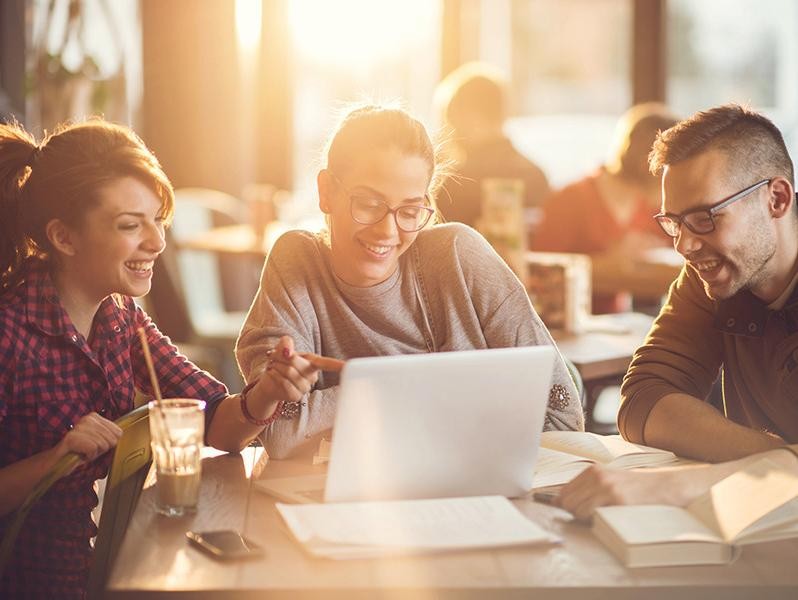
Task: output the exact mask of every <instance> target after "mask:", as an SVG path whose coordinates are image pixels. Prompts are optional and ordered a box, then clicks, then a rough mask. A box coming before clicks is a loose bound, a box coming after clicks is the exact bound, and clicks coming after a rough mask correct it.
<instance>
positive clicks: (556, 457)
mask: <svg viewBox="0 0 798 600" xmlns="http://www.w3.org/2000/svg"><path fill="white" fill-rule="evenodd" d="M595 462H596V461H594V460H591V459H589V458H585V457H583V456H576V455H574V454H566V453H565V452H560V451H559V450H551V449H549V448H543V447H541V448H538V457H537V460H536V461H535V476H534V478H533V480H532V489H537V488H541V487H548V486H551V485H562V484H565V483H568V482H569V481H571V480H572V479H573V478H574V477H576V476H577V475H579V473H581V472H582V471H584V470H585V469H587V468H588V467H589V466H590V465H592V464H594V463H595Z"/></svg>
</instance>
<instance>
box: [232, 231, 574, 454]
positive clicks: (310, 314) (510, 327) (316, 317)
mask: <svg viewBox="0 0 798 600" xmlns="http://www.w3.org/2000/svg"><path fill="white" fill-rule="evenodd" d="M283 335H290V336H291V337H292V338H293V339H294V342H295V345H296V350H297V351H298V352H315V353H317V354H323V355H325V356H331V357H334V358H340V359H349V358H355V357H361V356H382V355H391V354H410V353H419V352H445V351H454V350H473V349H484V348H502V347H513V346H534V345H540V344H551V345H553V344H554V341H553V340H552V338H551V336H550V335H549V332H548V331H547V330H546V327H545V326H544V325H543V323H542V322H541V321H540V318H539V317H538V316H537V314H536V313H535V310H534V309H533V308H532V305H531V304H530V302H529V298H528V296H527V294H526V290H525V289H524V287H523V286H522V285H521V283H520V282H519V281H518V278H516V277H515V275H514V274H513V273H512V271H511V270H510V269H509V268H508V267H507V266H506V264H505V263H504V261H502V259H501V258H500V257H499V256H498V255H497V254H496V253H495V252H494V251H493V249H492V248H491V247H490V245H489V244H488V243H487V242H486V241H485V239H484V238H483V237H482V236H481V235H480V234H478V233H477V232H476V231H474V230H473V229H471V228H469V227H467V226H465V225H461V224H458V223H450V224H446V225H436V226H434V227H431V228H429V229H426V230H423V231H421V232H420V233H419V235H418V237H417V238H416V240H415V242H414V243H413V245H412V246H411V247H410V248H409V249H408V250H407V252H405V254H404V255H402V257H401V258H400V260H399V268H398V269H397V270H396V272H395V273H394V274H393V275H392V276H391V277H390V278H389V279H387V280H386V281H384V282H382V283H380V284H378V285H375V286H372V287H367V288H358V287H353V286H350V285H348V284H346V283H345V282H343V281H342V280H341V279H340V278H338V277H337V276H336V275H335V274H334V273H333V270H332V266H331V263H330V249H329V247H328V246H327V245H326V244H325V243H324V241H322V239H321V238H320V237H319V236H317V235H314V234H311V233H309V232H305V231H291V232H289V233H286V234H285V235H283V236H282V237H281V238H280V239H279V240H278V241H277V243H276V244H275V245H274V248H273V249H272V251H271V253H270V254H269V258H268V260H267V261H266V266H265V267H264V269H263V275H262V277H261V282H260V289H259V290H258V293H257V295H256V296H255V300H254V301H253V303H252V306H251V308H250V310H249V315H248V316H247V319H246V322H245V323H244V326H243V328H242V330H241V335H240V336H239V338H238V343H237V344H236V358H237V359H238V364H239V366H240V368H241V371H242V373H243V374H244V377H245V378H246V380H247V381H251V380H252V379H255V378H257V377H258V376H260V374H261V373H262V372H263V370H264V367H265V363H266V350H267V349H268V348H270V347H272V346H274V345H275V344H276V343H277V341H278V339H279V338H280V337H281V336H283ZM337 385H338V375H337V374H335V373H322V374H321V376H320V377H319V380H318V383H317V384H316V386H315V389H314V390H313V391H311V392H310V394H309V395H308V397H307V399H306V400H307V405H306V406H305V407H303V409H302V411H301V413H300V415H299V417H297V418H295V419H290V420H287V419H278V420H277V421H275V422H274V423H273V424H272V425H270V426H269V427H268V428H267V429H266V430H265V431H264V433H263V435H262V438H263V442H264V446H265V447H266V449H267V451H268V452H269V455H270V456H272V457H274V458H283V457H287V456H290V455H292V454H296V453H297V452H300V451H302V452H305V451H308V450H310V449H311V448H315V446H316V445H317V444H318V441H319V438H320V436H321V435H323V434H324V433H326V432H328V431H329V430H330V429H331V428H332V426H333V420H334V416H335V394H336V389H337ZM551 386H552V387H551V394H550V398H549V406H548V410H547V413H546V429H571V430H574V429H575V430H582V429H584V419H583V414H582V407H581V404H580V401H579V397H578V395H577V392H576V389H575V387H574V384H573V381H572V380H571V377H570V375H569V374H568V371H567V368H566V366H565V364H564V363H563V361H562V359H561V358H559V355H558V360H557V361H556V363H555V367H554V374H553V376H552V381H551Z"/></svg>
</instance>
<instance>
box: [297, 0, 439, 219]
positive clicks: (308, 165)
mask: <svg viewBox="0 0 798 600" xmlns="http://www.w3.org/2000/svg"><path fill="white" fill-rule="evenodd" d="M289 10H290V12H289V18H290V22H291V32H292V40H293V48H294V51H293V56H294V73H295V75H294V77H295V87H294V90H295V91H294V149H293V153H294V161H293V162H294V189H295V199H296V201H295V202H294V203H293V204H292V209H293V210H296V211H297V215H299V214H308V213H314V212H318V209H316V208H315V206H316V204H317V195H316V190H315V177H316V173H317V171H318V169H319V166H320V164H319V161H320V158H321V155H322V151H323V146H324V143H325V142H326V139H327V136H328V134H329V132H330V131H331V130H332V128H333V127H334V125H335V123H336V121H337V118H338V116H339V114H338V113H339V112H340V111H341V110H342V109H344V108H345V107H346V105H347V104H349V103H351V102H357V101H362V100H374V101H379V102H390V101H393V100H397V99H399V100H402V101H403V102H404V103H405V104H406V106H407V108H408V109H409V110H410V111H411V112H412V113H413V114H414V115H415V116H417V117H419V118H421V119H422V120H424V121H425V122H426V123H427V124H430V120H429V116H430V114H431V111H432V106H431V105H432V94H433V90H434V88H435V85H436V84H437V82H438V80H439V78H440V39H441V35H440V28H441V6H440V3H439V2H430V1H428V0H404V1H403V2H389V3H385V2H383V3H380V2H372V1H371V0H341V1H338V2H317V1H314V0H293V1H292V2H291V3H290V5H289ZM288 218H289V219H290V218H291V215H289V216H288Z"/></svg>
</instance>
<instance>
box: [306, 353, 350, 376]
mask: <svg viewBox="0 0 798 600" xmlns="http://www.w3.org/2000/svg"><path fill="white" fill-rule="evenodd" d="M299 356H301V357H302V358H304V359H305V360H306V361H308V362H309V363H310V364H312V365H313V366H314V367H316V368H318V369H321V370H322V371H331V372H333V373H339V372H340V371H341V369H343V368H344V364H345V363H344V361H342V360H338V359H337V358H330V357H329V356H320V355H318V354H313V353H312V352H300V354H299Z"/></svg>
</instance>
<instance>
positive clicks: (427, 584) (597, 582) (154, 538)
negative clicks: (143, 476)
mask: <svg viewBox="0 0 798 600" xmlns="http://www.w3.org/2000/svg"><path fill="white" fill-rule="evenodd" d="M253 460H254V458H253V449H247V451H245V453H244V454H243V455H236V454H229V455H228V454H221V455H217V456H213V457H207V458H205V459H203V479H202V486H201V496H200V502H199V507H198V511H197V513H196V514H195V515H193V516H188V517H183V518H178V519H169V518H166V517H162V516H159V515H157V514H156V513H155V510H154V499H155V489H154V488H153V487H149V488H147V489H145V490H144V492H143V493H142V496H141V500H140V502H139V505H138V507H137V508H136V511H135V514H134V515H133V518H132V521H131V524H130V527H129V529H128V532H127V535H126V537H125V540H124V542H123V544H122V548H121V550H120V553H119V557H118V559H117V561H116V565H115V567H114V569H113V571H112V574H111V577H110V580H109V591H108V597H110V598H157V597H167V596H169V597H181V596H182V597H191V598H249V597H252V598H256V597H257V598H292V599H294V600H295V599H296V598H325V599H326V598H373V597H377V596H378V597H390V598H422V599H426V598H450V597H451V598H526V597H532V594H533V593H534V594H535V596H536V597H545V598H546V599H549V598H555V599H556V598H591V599H593V598H613V599H616V600H617V599H619V598H620V599H623V598H642V597H645V598H647V599H648V598H679V599H680V600H681V599H683V598H724V600H726V599H728V598H751V597H756V598H757V600H763V599H765V598H796V597H798V570H796V569H795V568H794V566H793V564H794V562H795V557H796V556H798V541H782V542H773V543H766V544H759V545H756V546H749V547H746V548H745V549H744V551H743V553H742V556H741V557H740V558H739V559H738V560H737V561H736V562H735V563H733V564H732V565H728V566H696V567H668V568H645V569H633V570H632V569H626V568H624V567H623V566H622V565H621V564H620V563H619V562H618V561H617V560H616V559H615V558H614V557H613V556H612V555H611V554H610V553H609V552H608V551H607V550H605V548H604V547H603V546H602V545H601V544H600V543H599V542H598V541H597V540H596V539H594V538H593V536H592V534H591V533H590V530H589V528H588V527H586V526H584V525H580V524H577V523H574V522H572V521H571V520H570V517H569V516H568V515H567V514H566V513H564V512H562V511H560V510H558V509H556V508H553V507H549V506H545V505H542V504H537V503H534V502H532V501H529V500H517V501H515V502H516V505H517V506H518V507H519V509H520V510H521V511H522V512H523V513H524V514H525V515H527V516H528V517H530V518H531V519H533V520H534V521H535V522H537V523H538V524H539V525H541V526H542V527H543V528H545V529H547V530H549V531H551V532H553V533H556V534H558V535H559V536H561V537H562V538H563V540H564V542H563V543H562V544H559V545H547V546H541V547H526V548H513V549H501V550H490V551H471V552H447V553H442V554H436V555H425V556H416V557H403V558H392V559H369V560H347V561H334V560H329V559H319V558H311V557H310V556H309V555H307V554H305V553H304V552H303V550H302V549H301V548H300V547H299V545H298V544H296V543H295V542H294V541H293V540H292V539H291V537H290V536H289V534H288V532H287V531H286V529H285V527H284V526H283V524H282V523H281V520H280V517H279V515H278V514H277V511H276V509H275V507H274V501H273V499H272V498H270V497H269V496H267V495H265V494H264V493H262V492H259V491H257V490H255V489H252V490H251V496H250V498H249V515H248V519H247V523H246V525H245V523H244V519H245V514H246V512H247V496H248V492H249V491H250V486H249V480H248V479H247V476H246V473H247V471H248V470H249V467H250V463H251V461H253ZM319 469H320V467H312V466H310V465H309V464H301V463H297V462H295V461H269V460H268V459H266V457H265V455H264V456H261V459H260V461H259V462H258V465H256V468H255V472H256V473H258V472H259V471H260V472H261V476H262V477H282V476H286V475H289V474H307V473H311V472H318V471H319ZM213 529H236V530H239V531H241V530H243V531H244V533H245V534H246V535H247V536H248V537H249V538H251V539H252V540H253V541H255V542H256V543H259V544H260V545H262V546H263V547H264V548H265V549H266V552H265V554H264V556H263V557H261V558H258V559H252V560H248V561H241V562H230V563H224V562H218V561H215V560H214V559H212V558H210V557H208V556H206V555H205V554H203V553H202V552H200V551H199V550H197V549H195V548H193V547H192V546H189V545H188V543H187V542H186V538H185V532H186V531H188V530H194V531H203V530H213ZM538 593H540V594H542V595H538Z"/></svg>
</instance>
